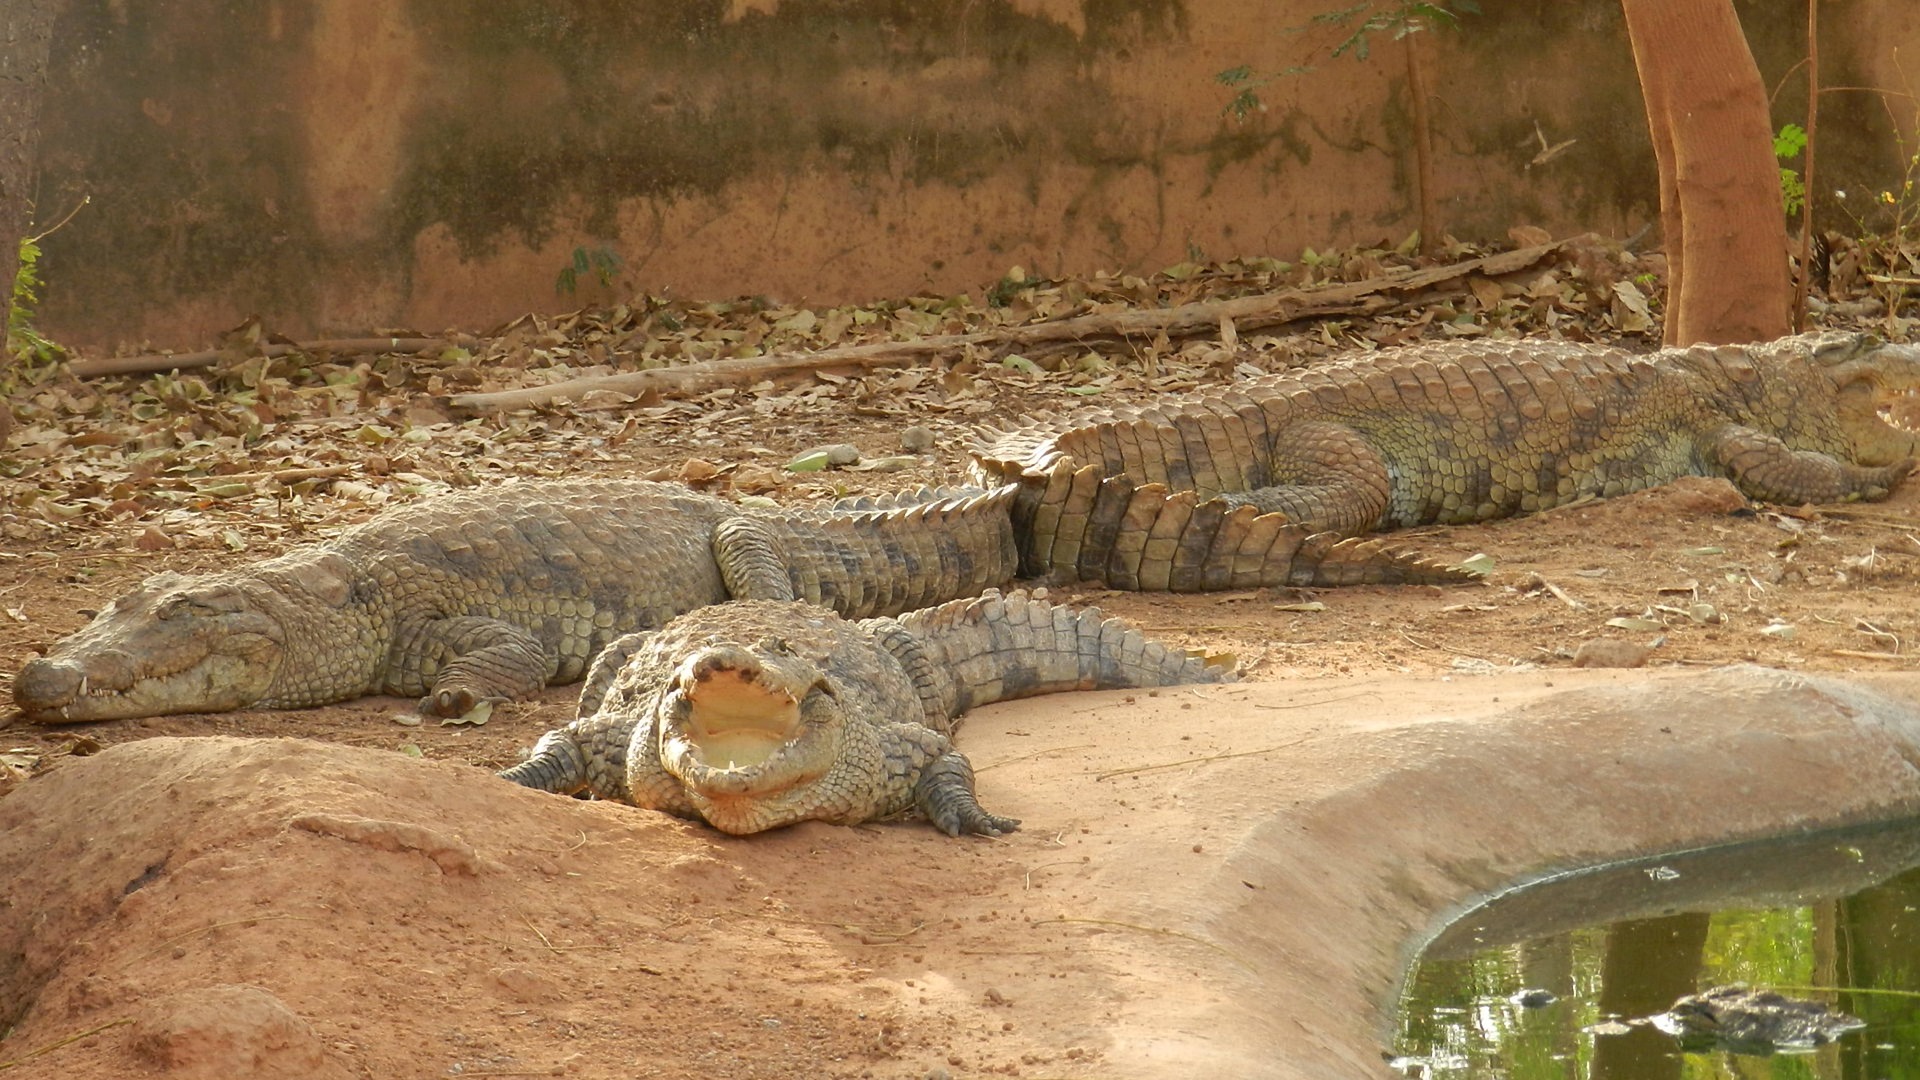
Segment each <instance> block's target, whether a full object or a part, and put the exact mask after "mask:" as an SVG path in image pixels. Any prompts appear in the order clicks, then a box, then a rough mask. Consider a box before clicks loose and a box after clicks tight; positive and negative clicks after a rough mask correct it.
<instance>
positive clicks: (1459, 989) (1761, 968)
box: [1389, 821, 1920, 1080]
mask: <svg viewBox="0 0 1920 1080" xmlns="http://www.w3.org/2000/svg"><path fill="white" fill-rule="evenodd" d="M1728 983H1745V984H1748V985H1750V986H1752V987H1754V988H1756V989H1767V990H1777V991H1780V992H1781V993H1784V994H1786V995H1788V996H1790V997H1793V998H1798V999H1805V1000H1808V1001H1816V1002H1822V1003H1824V1004H1826V1005H1828V1006H1831V1007H1833V1008H1835V1009H1837V1010H1840V1011H1841V1012H1844V1013H1847V1014H1850V1015H1852V1016H1854V1017H1858V1018H1859V1019H1861V1020H1864V1021H1865V1022H1866V1024H1865V1027H1863V1028H1861V1029H1859V1030H1855V1031H1851V1032H1847V1033H1845V1034H1841V1035H1839V1036H1838V1037H1837V1038H1836V1039H1835V1040H1834V1041H1832V1042H1829V1043H1826V1044H1824V1045H1820V1046H1817V1047H1812V1048H1797V1049H1791V1050H1781V1051H1778V1052H1775V1053H1772V1054H1756V1053H1733V1052H1731V1051H1729V1050H1726V1049H1724V1048H1710V1049H1706V1050H1696V1051H1683V1050H1682V1049H1681V1047H1680V1045H1679V1043H1678V1042H1677V1041H1676V1039H1675V1038H1674V1037H1673V1036H1671V1035H1669V1034H1667V1033H1666V1032H1665V1031H1663V1030H1661V1027H1660V1021H1658V1020H1655V1019H1652V1018H1658V1017H1660V1016H1661V1014H1663V1013H1665V1012H1666V1010H1667V1009H1668V1008H1669V1007H1670V1006H1672V1005H1673V1004H1674V1002H1675V1001H1676V999H1678V998H1680V997H1681V996H1683V995H1687V994H1693V993H1696V992H1698V991H1700V990H1704V989H1706V988H1707V987H1710V986H1719V985H1724V984H1728ZM1669 1026H1670V1025H1669ZM1393 1037H1394V1044H1393V1047H1392V1049H1391V1052H1390V1054H1389V1058H1390V1059H1391V1063H1392V1065H1393V1067H1394V1068H1395V1069H1396V1070H1397V1071H1398V1072H1399V1073H1401V1074H1402V1075H1406V1076H1410V1077H1419V1078H1422V1080H1503V1078H1506V1080H1722V1078H1724V1080H1774V1078H1777V1080H1800V1078H1806V1080H1920V821H1913V822H1902V823H1897V824H1892V825H1882V826H1874V827H1870V828H1858V829H1848V830H1838V831H1833V832H1825V833H1814V834H1807V835H1804V836H1800V837H1795V838H1792V839H1788V840H1777V841H1767V842H1761V843H1749V844H1736V845H1728V846H1725V847H1716V848H1708V849H1702V850H1698V851H1693V852H1687V853H1684V854H1679V855H1673V856H1667V857H1662V858H1655V859H1644V860H1637V861H1634V862H1629V863H1618V864H1613V865H1609V866H1605V867H1598V868H1594V869H1591V870H1584V871H1578V872H1574V873H1568V874H1562V875H1557V876H1555V877H1552V878H1549V879H1547V880H1544V881H1542V882H1539V883H1536V884H1531V885H1527V886H1525V887H1522V888H1518V889H1515V890H1513V891H1511V892H1508V893H1505V894H1502V895H1500V896H1497V897H1495V898H1493V899H1492V900H1489V901H1488V902H1486V903H1485V904H1482V905H1480V906H1479V907H1476V908H1474V909H1472V910H1470V911H1468V912H1466V913H1465V914H1464V915H1462V916H1461V917H1460V918H1459V919H1458V920H1456V921H1455V922H1454V923H1452V924H1451V925H1449V926H1448V927H1447V928H1446V929H1445V930H1442V931H1441V932H1440V933H1439V934H1437V935H1436V936H1435V937H1434V939H1433V940H1432V941H1431V942H1429V943H1428V945H1427V946H1426V948H1425V949H1424V950H1423V951H1422V953H1421V955H1420V957H1419V958H1418V959H1417V960H1416V961H1415V962H1414V963H1413V965H1412V966H1411V968H1410V969H1409V971H1408V973H1407V976H1406V978H1405V982H1404V989H1403V993H1402V997H1401V1004H1400V1014H1399V1018H1398V1022H1397V1029H1396V1030H1395V1031H1394V1032H1393Z"/></svg>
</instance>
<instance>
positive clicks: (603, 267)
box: [553, 244, 625, 296]
mask: <svg viewBox="0 0 1920 1080" xmlns="http://www.w3.org/2000/svg"><path fill="white" fill-rule="evenodd" d="M623 265H625V264H624V262H623V261H622V260H621V258H620V256H619V254H617V253H616V252H615V251H614V250H613V249H612V248H610V247H608V246H607V245H605V244H600V245H598V246H595V247H592V248H589V247H587V246H585V245H581V246H579V247H576V248H574V249H573V261H572V262H570V263H568V264H567V265H565V266H563V267H561V268H560V273H559V276H557V277H555V278H554V279H553V291H554V292H556V293H560V294H563V295H566V296H572V295H573V294H574V293H576V292H578V291H579V289H580V276H581V275H582V274H588V273H591V274H592V275H593V278H594V280H595V281H598V282H599V283H600V287H601V288H603V289H610V288H612V287H613V277H614V275H615V274H617V273H619V272H620V267H621V266H623Z"/></svg>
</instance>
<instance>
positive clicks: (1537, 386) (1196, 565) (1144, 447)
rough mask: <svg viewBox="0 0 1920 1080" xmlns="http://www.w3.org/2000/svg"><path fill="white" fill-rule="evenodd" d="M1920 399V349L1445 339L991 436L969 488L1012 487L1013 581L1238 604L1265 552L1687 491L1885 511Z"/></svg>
mask: <svg viewBox="0 0 1920 1080" xmlns="http://www.w3.org/2000/svg"><path fill="white" fill-rule="evenodd" d="M1916 386H1920V348H1916V347H1914V346H1911V345H1889V344H1885V343H1882V342H1880V341H1878V340H1876V339H1873V338H1871V337H1866V336H1862V335H1832V334H1827V335H1812V334H1810V335H1802V336H1799V337H1792V338H1785V339H1782V340H1780V341H1777V342H1772V343H1769V344H1764V345H1741V346H1732V345H1726V346H1710V345H1696V346H1692V347H1689V348H1682V349H1669V350H1665V351H1662V352H1658V353H1655V354H1652V355H1636V354H1633V353H1629V352H1626V351H1624V350H1621V349H1618V348H1614V347H1609V346H1599V345H1579V344H1573V343H1568V342H1544V341H1490V340H1477V341H1471V342H1463V341H1456V342H1447V343H1438V344H1427V345H1415V346H1407V347H1405V348H1398V349H1386V350H1381V351H1380V352H1378V353H1374V354H1369V355H1367V356H1364V357H1361V358H1358V359H1354V360H1351V361H1347V362H1344V363H1338V364H1332V365H1328V366H1326V367H1321V368H1313V369H1309V370H1305V371H1298V372H1288V373H1285V374H1282V375H1277V376H1271V377H1267V378H1264V379H1258V380H1254V381H1250V382H1245V383H1241V384H1239V385H1237V386H1234V387H1232V388H1229V389H1222V390H1214V391H1208V392H1204V393H1200V394H1197V395H1195V396H1191V397H1187V398H1184V399H1178V400H1171V401H1162V402H1159V403H1156V404H1154V405H1152V406H1146V407H1140V408H1126V409H1117V410H1108V411H1095V412H1089V413H1083V414H1081V415H1079V416H1077V417H1073V418H1069V419H1066V420H1064V421H1060V420H1048V419H1040V420H1036V421H1029V422H1027V423H1026V424H1024V425H1020V426H1017V427H1015V428H1013V429H1011V430H996V431H988V432H985V433H983V435H982V436H981V437H980V438H979V439H978V440H977V441H976V443H975V445H974V447H973V455H974V459H975V460H974V470H975V473H976V475H977V476H978V477H982V478H985V479H986V480H987V481H988V482H990V483H992V484H1004V483H1010V482H1011V483H1017V484H1019V485H1020V487H1021V492H1020V496H1019V498H1018V499H1017V500H1016V501H1015V503H1014V527H1015V531H1016V533H1017V534H1018V535H1019V537H1020V544H1021V569H1022V573H1023V574H1025V575H1028V576H1045V577H1048V578H1050V579H1051V580H1054V581H1071V580H1076V579H1085V580H1094V581H1104V582H1106V583H1107V584H1108V585H1110V586H1111V587H1113V588H1121V589H1133V588H1147V589H1167V588H1170V589H1173V590H1176V591H1191V590H1196V589H1206V588H1219V587H1225V586H1233V587H1244V586H1246V585H1250V584H1266V583H1267V582H1264V581H1261V580H1259V575H1260V573H1261V572H1262V570H1263V560H1262V559H1249V558H1244V557H1243V558H1240V559H1238V560H1237V561H1236V560H1235V559H1234V558H1231V557H1228V558H1223V557H1222V553H1223V552H1244V551H1249V550H1255V549H1258V550H1260V551H1263V552H1270V551H1271V550H1273V549H1274V547H1275V544H1276V541H1275V539H1274V538H1275V537H1279V538H1281V541H1280V542H1282V543H1284V542H1285V541H1286V538H1288V537H1290V536H1291V537H1306V536H1308V535H1310V534H1316V533H1317V534H1320V535H1319V536H1317V537H1316V538H1315V539H1314V540H1313V541H1312V543H1314V544H1319V545H1321V546H1323V547H1326V548H1327V549H1328V550H1334V549H1336V548H1337V545H1333V544H1332V543H1331V541H1332V540H1333V539H1334V538H1338V537H1356V536H1359V535H1360V534H1363V533H1367V532H1370V531H1373V530H1380V529H1392V528H1397V527H1402V526H1409V525H1424V524H1431V523H1464V522H1473V521H1485V520H1488V519H1490V518H1498V517H1506V516H1510V515H1514V514H1522V513H1530V512H1533V511H1537V510H1545V509H1548V508H1549V507H1553V506H1559V505H1562V504H1564V503H1568V502H1572V501H1575V500H1578V499H1583V498H1588V497H1595V496H1611V495H1620V494H1624V493H1626V492H1630V491H1636V490H1639V489H1641V488H1647V487H1652V486H1654V485H1657V484H1664V483H1667V482H1669V481H1671V480H1674V479H1676V478H1678V477H1681V476H1689V475H1693V476H1724V477H1727V478H1728V479H1730V480H1732V481H1733V482H1734V483H1735V484H1736V485H1737V486H1738V487H1739V488H1740V490H1741V491H1742V492H1744V493H1746V494H1747V495H1748V496H1750V497H1752V498H1755V499H1762V500H1766V501H1771V502H1781V503H1792V504H1800V503H1824V502H1839V501H1845V500H1852V499H1867V500H1873V499H1881V498H1885V497H1886V496H1887V494H1888V493H1889V492H1890V491H1891V490H1892V489H1893V487H1894V485H1896V484H1897V483H1899V481H1900V480H1901V478H1903V477H1904V476H1906V474H1907V472H1908V471H1909V470H1910V469H1911V468H1913V465H1914V458H1915V456H1916V453H1920V441H1916V436H1915V434H1914V433H1912V432H1909V431H1905V430H1901V429H1898V428H1895V427H1893V426H1891V425H1889V424H1888V423H1887V422H1886V421H1885V420H1884V419H1882V417H1881V414H1880V410H1881V409H1882V408H1884V407H1885V406H1887V405H1888V404H1889V403H1890V402H1891V401H1892V399H1893V398H1894V397H1895V396H1896V395H1899V394H1902V393H1905V392H1907V391H1909V390H1912V389H1914V388H1915V387H1916ZM1288 530H1292V531H1291V532H1289V531H1288ZM1296 542H1298V541H1296ZM1346 542H1347V543H1349V544H1351V543H1354V542H1355V541H1353V540H1348V541H1346ZM1263 559H1264V564H1265V565H1271V564H1273V562H1274V560H1273V559H1272V557H1271V555H1267V556H1263ZM1362 580H1365V579H1364V578H1362Z"/></svg>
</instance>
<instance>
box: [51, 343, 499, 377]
mask: <svg viewBox="0 0 1920 1080" xmlns="http://www.w3.org/2000/svg"><path fill="white" fill-rule="evenodd" d="M479 344H480V339H478V338H475V337H469V336H467V335H466V334H452V335H447V336H443V337H369V338H337V339H334V340H331V341H300V342H288V343H283V344H277V345H262V346H259V347H258V348H257V349H256V348H248V349H208V350H206V351H205V352H193V353H172V354H169V353H147V354H144V355H141V356H109V357H106V358H104V359H100V360H75V361H74V362H73V363H71V364H68V365H67V371H68V372H69V373H71V374H72V375H73V377H74V378H76V379H97V378H100V377H101V376H104V375H151V374H154V373H155V372H161V371H186V370H188V369H189V368H203V367H212V366H213V365H215V364H217V363H219V362H220V361H222V360H225V359H228V358H236V357H237V358H242V359H244V358H247V357H253V356H265V357H269V358H271V357H279V356H286V355H289V354H291V353H330V354H332V355H334V356H365V355H371V354H378V353H417V352H423V351H425V350H427V349H437V348H441V347H444V346H448V345H454V346H459V347H462V348H473V347H474V346H476V345H479Z"/></svg>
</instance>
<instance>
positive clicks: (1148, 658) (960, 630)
mask: <svg viewBox="0 0 1920 1080" xmlns="http://www.w3.org/2000/svg"><path fill="white" fill-rule="evenodd" d="M898 622H899V624H900V625H901V626H903V627H905V628H906V630H907V631H908V632H909V633H910V634H912V635H913V637H914V638H915V639H916V640H918V641H919V642H920V643H921V646H922V648H923V649H925V650H926V652H927V654H928V659H929V660H930V661H931V662H932V664H931V667H932V669H933V670H934V671H935V672H938V673H940V674H941V675H943V676H944V678H945V679H948V680H951V686H950V688H949V693H947V694H943V695H941V696H942V697H943V698H944V699H945V701H946V702H948V703H949V705H950V709H951V714H952V715H955V716H958V715H959V714H960V713H963V712H965V711H966V710H968V709H971V708H973V707H975V706H978V705H985V704H987V703H989V702H994V701H1006V700H1010V699H1012V698H1021V697H1033V696H1035V695H1037V694H1053V693H1060V692H1064V691H1068V690H1118V689H1125V688H1128V687H1146V686H1178V685H1182V684H1186V683H1214V682H1230V681H1232V680H1233V678H1234V675H1233V672H1231V671H1228V670H1226V669H1224V668H1218V667H1209V666H1208V665H1207V664H1206V663H1205V662H1204V661H1202V660H1200V659H1199V658H1197V657H1193V656H1188V655H1187V654H1186V653H1183V652H1181V651H1180V650H1178V649H1174V648H1169V647H1168V646H1167V645H1165V644H1163V643H1161V642H1158V641H1155V640H1153V639H1151V638H1149V637H1147V636H1146V635H1145V634H1142V633H1141V632H1140V631H1138V630H1135V629H1133V628H1132V627H1130V626H1128V625H1127V624H1126V623H1124V622H1122V621H1121V620H1119V619H1116V618H1111V617H1109V616H1107V615H1104V614H1102V613H1101V611H1100V609H1099V608H1092V607H1089V608H1071V607H1067V606H1065V605H1061V604H1052V603H1049V602H1047V601H1046V600H1042V599H1039V598H1037V597H1035V596H1031V595H1029V594H1027V593H1025V592H1019V591H1015V592H1012V593H1008V594H1006V595H1004V596H1003V595H1001V593H1000V592H999V590H997V589H989V590H987V592H985V593H983V594H982V595H980V596H976V597H969V598H967V599H965V600H955V601H952V602H950V603H946V604H942V605H940V606H939V607H935V608H926V609H923V610H920V611H915V612H910V613H908V614H906V615H903V616H901V617H900V619H899V620H898Z"/></svg>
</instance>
